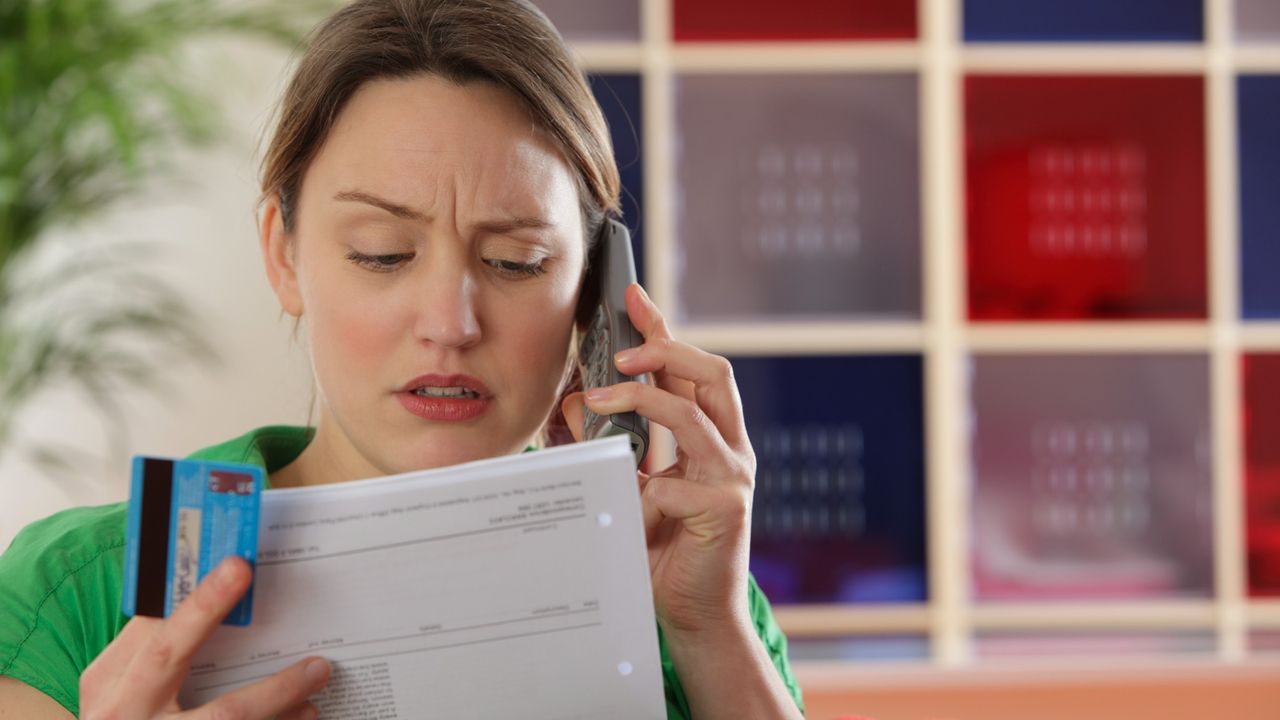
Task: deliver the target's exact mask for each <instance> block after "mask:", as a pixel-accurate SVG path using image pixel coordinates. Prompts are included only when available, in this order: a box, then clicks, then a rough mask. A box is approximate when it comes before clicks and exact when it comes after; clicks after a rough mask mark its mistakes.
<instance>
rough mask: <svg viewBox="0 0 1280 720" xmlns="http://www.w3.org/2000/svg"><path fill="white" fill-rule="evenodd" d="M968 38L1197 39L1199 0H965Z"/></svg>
mask: <svg viewBox="0 0 1280 720" xmlns="http://www.w3.org/2000/svg"><path fill="white" fill-rule="evenodd" d="M963 22H964V38H965V40H966V41H970V42H972V41H975V40H976V41H986V42H992V41H996V42H999V41H1015V42H1017V41H1022V42H1026V41H1037V42H1100V41H1103V42H1131V41H1157V42H1170V41H1174V42H1176V41H1181V42H1199V41H1201V40H1202V39H1203V38H1204V5H1203V3H1202V0H1124V2H1116V1H1115V0H1036V2H1027V1H1026V0H964V17H963Z"/></svg>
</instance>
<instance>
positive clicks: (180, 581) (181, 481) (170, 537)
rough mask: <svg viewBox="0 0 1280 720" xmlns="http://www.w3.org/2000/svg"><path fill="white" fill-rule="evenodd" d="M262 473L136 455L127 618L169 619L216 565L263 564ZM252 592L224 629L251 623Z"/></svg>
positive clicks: (128, 549) (127, 570)
mask: <svg viewBox="0 0 1280 720" xmlns="http://www.w3.org/2000/svg"><path fill="white" fill-rule="evenodd" d="M262 484H263V478H262V469H261V468H259V467H257V466H255V465H240V464H236V463H223V462H205V461H202V460H174V459H167V458H154V457H143V456H136V457H134V458H133V484H132V487H131V490H130V493H129V527H128V532H127V535H126V545H125V556H124V614H125V615H127V616H129V617H133V616H134V615H147V616H150V617H168V616H169V614H170V613H172V612H173V610H174V609H175V608H176V607H178V604H179V603H181V602H182V601H183V600H184V599H186V597H187V596H188V595H190V594H191V592H192V591H193V590H195V587H196V585H197V584H199V582H200V580H201V579H202V578H204V576H205V575H207V574H208V573H209V572H210V571H211V570H213V568H215V567H217V565H218V563H219V562H221V561H222V559H223V558H226V557H228V556H231V555H239V556H240V557H242V558H244V559H245V560H247V561H248V562H249V565H250V566H253V564H254V563H255V562H256V561H257V559H258V512H259V507H260V505H261V499H262ZM252 614H253V587H252V586H250V587H249V590H248V592H246V593H245V595H244V597H243V598H241V600H240V602H239V603H238V604H236V606H235V608H233V609H232V610H231V613H230V614H229V615H227V619H226V620H224V621H223V624H224V625H248V624H249V620H250V619H251V617H252Z"/></svg>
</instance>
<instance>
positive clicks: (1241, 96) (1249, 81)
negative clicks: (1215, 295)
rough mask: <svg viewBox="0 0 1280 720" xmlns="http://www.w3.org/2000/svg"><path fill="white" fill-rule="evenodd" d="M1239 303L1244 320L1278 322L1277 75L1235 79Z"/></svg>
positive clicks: (1279, 88) (1279, 79)
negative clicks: (1238, 212) (1272, 319)
mask: <svg viewBox="0 0 1280 720" xmlns="http://www.w3.org/2000/svg"><path fill="white" fill-rule="evenodd" d="M1237 97H1238V101H1239V112H1238V123H1239V143H1238V147H1239V154H1240V242H1241V247H1240V285H1241V288H1240V295H1241V297H1240V299H1241V308H1242V310H1243V315H1244V317H1245V318H1248V319H1266V318H1280V283H1277V282H1276V273H1275V269H1276V268H1277V267H1280V203H1277V202H1276V197H1278V196H1280V133H1277V132H1276V120H1275V119H1276V116H1277V115H1280V75H1246V76H1243V77H1241V78H1240V79H1239V81H1238V88H1237Z"/></svg>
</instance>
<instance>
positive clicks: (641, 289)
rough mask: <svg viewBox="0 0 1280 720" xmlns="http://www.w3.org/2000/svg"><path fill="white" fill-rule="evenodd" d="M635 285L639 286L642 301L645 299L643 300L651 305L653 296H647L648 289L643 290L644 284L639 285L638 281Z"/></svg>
mask: <svg viewBox="0 0 1280 720" xmlns="http://www.w3.org/2000/svg"><path fill="white" fill-rule="evenodd" d="M636 287H638V288H640V297H642V298H644V301H645V302H647V303H649V304H650V305H652V304H653V298H651V297H649V291H648V290H645V289H644V286H643V285H641V284H640V283H636Z"/></svg>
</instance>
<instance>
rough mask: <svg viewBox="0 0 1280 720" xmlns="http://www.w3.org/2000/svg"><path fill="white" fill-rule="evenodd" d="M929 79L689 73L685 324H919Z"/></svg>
mask: <svg viewBox="0 0 1280 720" xmlns="http://www.w3.org/2000/svg"><path fill="white" fill-rule="evenodd" d="M917 85H918V83H917V79H916V77H915V76H914V75H813V74H802V75H721V74H715V75H704V74H685V75H680V76H678V77H677V80H676V90H677V92H676V121H677V129H678V133H677V135H678V137H677V148H676V173H677V183H678V191H677V193H676V197H675V198H674V199H675V203H676V206H675V213H674V214H675V223H676V266H677V269H678V270H677V272H678V277H677V292H678V294H679V297H678V300H679V302H678V308H677V316H678V317H679V319H680V320H681V321H682V322H688V323H695V322H724V321H733V320H743V319H756V320H763V321H773V320H783V319H785V320H789V321H796V322H811V321H830V320H855V319H857V320H895V321H901V320H911V319H916V318H919V316H920V302H921V289H920V189H919V184H920V170H919V165H920V158H919V137H918V116H917V105H918V98H917V96H918V89H917Z"/></svg>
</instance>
